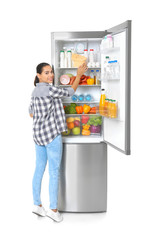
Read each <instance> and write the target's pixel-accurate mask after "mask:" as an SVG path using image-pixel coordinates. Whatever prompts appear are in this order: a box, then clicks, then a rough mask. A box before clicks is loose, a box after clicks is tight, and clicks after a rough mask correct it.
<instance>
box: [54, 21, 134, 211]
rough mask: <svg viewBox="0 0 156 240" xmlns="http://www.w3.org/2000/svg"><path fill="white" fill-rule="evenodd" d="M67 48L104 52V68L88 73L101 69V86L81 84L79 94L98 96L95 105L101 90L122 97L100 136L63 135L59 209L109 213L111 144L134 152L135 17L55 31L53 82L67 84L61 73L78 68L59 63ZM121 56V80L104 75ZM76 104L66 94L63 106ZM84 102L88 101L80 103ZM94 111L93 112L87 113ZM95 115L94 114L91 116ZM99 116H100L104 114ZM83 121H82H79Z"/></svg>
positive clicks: (119, 60)
mask: <svg viewBox="0 0 156 240" xmlns="http://www.w3.org/2000/svg"><path fill="white" fill-rule="evenodd" d="M108 34H111V36H112V37H113V41H114V45H113V47H110V48H107V47H106V48H101V44H102V41H103V40H104V38H105V36H108ZM64 47H66V48H67V49H71V48H74V49H75V50H77V52H78V51H81V50H83V48H86V49H88V50H89V49H94V50H95V51H96V52H98V53H99V52H100V63H101V65H100V67H94V68H93V67H91V68H88V71H87V72H86V73H85V75H86V76H90V70H91V69H93V70H97V69H98V70H99V71H100V74H101V79H100V80H101V81H100V84H99V85H80V86H78V88H77V90H76V92H75V94H77V95H78V96H79V95H80V94H84V95H85V94H90V95H91V96H92V97H93V100H92V101H91V102H89V103H88V102H87V104H88V105H91V106H92V107H94V106H98V105H99V101H100V95H101V89H102V88H104V89H105V90H106V96H107V97H108V98H112V99H115V100H117V102H118V115H117V118H115V119H112V118H108V117H103V116H102V117H101V118H102V123H101V129H100V133H98V134H90V135H89V136H84V135H82V124H81V126H80V128H81V132H80V134H79V135H74V134H73V133H72V131H71V133H70V134H69V135H67V136H63V157H62V163H61V169H60V184H59V196H58V209H59V210H60V211H64V212H105V211H106V210H107V144H109V145H110V146H112V147H114V148H115V149H116V150H117V151H120V152H122V153H124V154H126V155H129V154H130V82H131V21H130V20H128V21H126V22H124V23H122V24H120V25H118V26H115V27H112V28H110V29H107V30H104V31H86V32H52V33H51V56H52V66H53V68H54V73H55V79H54V85H55V86H58V87H64V88H68V87H70V86H71V85H65V86H64V85H62V84H61V83H60V76H62V75H63V74H67V73H70V74H73V75H74V76H76V72H77V68H74V67H71V68H61V67H60V51H61V50H62V49H63V48H64ZM106 56H109V57H110V59H117V60H118V62H119V63H120V76H119V78H117V79H106V77H104V59H105V57H106ZM70 103H72V100H71V98H63V99H62V104H64V105H68V104H70ZM76 104H79V105H83V104H86V102H85V101H83V102H76ZM84 115H85V114H80V115H79V114H73V115H71V114H66V118H68V117H73V118H76V117H79V118H80V120H82V116H84ZM86 115H89V114H86ZM91 116H92V115H89V117H90V118H91ZM94 116H97V117H98V116H100V114H99V113H97V114H95V115H94ZM80 122H81V123H82V121H80Z"/></svg>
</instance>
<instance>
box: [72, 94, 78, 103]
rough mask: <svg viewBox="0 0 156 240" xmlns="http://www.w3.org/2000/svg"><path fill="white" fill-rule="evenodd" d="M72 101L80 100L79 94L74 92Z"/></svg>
mask: <svg viewBox="0 0 156 240" xmlns="http://www.w3.org/2000/svg"><path fill="white" fill-rule="evenodd" d="M71 99H72V101H73V102H76V101H77V100H78V96H77V95H76V94H74V95H73V96H72V97H71Z"/></svg>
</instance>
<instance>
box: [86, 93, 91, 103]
mask: <svg viewBox="0 0 156 240" xmlns="http://www.w3.org/2000/svg"><path fill="white" fill-rule="evenodd" d="M91 100H92V96H91V95H90V94H87V95H86V96H85V101H87V102H90V101H91Z"/></svg>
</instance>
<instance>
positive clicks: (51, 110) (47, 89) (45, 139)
mask: <svg viewBox="0 0 156 240" xmlns="http://www.w3.org/2000/svg"><path fill="white" fill-rule="evenodd" d="M74 92H75V91H74V89H73V88H68V89H67V88H58V87H55V86H53V85H52V86H51V85H50V84H48V83H37V84H36V87H35V89H34V90H33V92H32V96H31V103H30V106H29V114H31V113H32V114H33V139H34V141H35V143H36V144H38V145H46V144H48V143H50V142H51V141H52V140H53V139H54V138H55V137H56V136H57V135H58V134H60V133H61V132H64V131H67V124H66V118H65V112H64V108H63V104H62V100H61V98H62V97H70V96H72V95H73V94H74Z"/></svg>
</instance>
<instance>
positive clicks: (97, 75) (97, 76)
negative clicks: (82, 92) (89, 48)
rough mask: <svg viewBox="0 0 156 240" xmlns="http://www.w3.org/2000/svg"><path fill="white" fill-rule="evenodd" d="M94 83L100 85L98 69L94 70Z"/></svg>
mask: <svg viewBox="0 0 156 240" xmlns="http://www.w3.org/2000/svg"><path fill="white" fill-rule="evenodd" d="M95 84H96V85H100V71H99V70H96V83H95Z"/></svg>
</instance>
